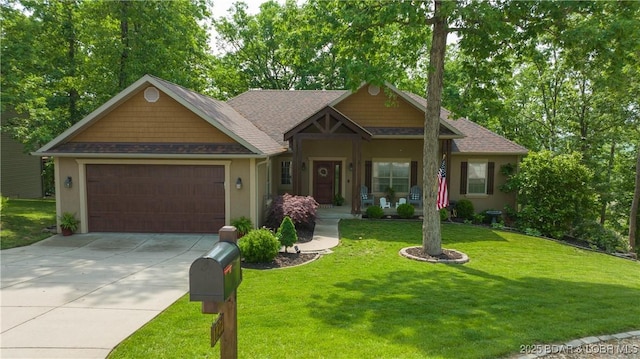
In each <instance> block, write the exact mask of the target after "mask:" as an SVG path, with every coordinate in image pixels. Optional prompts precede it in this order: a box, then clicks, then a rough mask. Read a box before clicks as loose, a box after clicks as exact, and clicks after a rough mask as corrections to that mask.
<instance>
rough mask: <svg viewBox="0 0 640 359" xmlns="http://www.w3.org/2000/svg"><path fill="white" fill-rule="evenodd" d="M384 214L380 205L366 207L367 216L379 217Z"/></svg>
mask: <svg viewBox="0 0 640 359" xmlns="http://www.w3.org/2000/svg"><path fill="white" fill-rule="evenodd" d="M382 216H384V210H383V209H382V207H380V206H369V207H367V217H369V218H375V219H379V218H382Z"/></svg>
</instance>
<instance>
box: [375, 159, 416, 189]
mask: <svg viewBox="0 0 640 359" xmlns="http://www.w3.org/2000/svg"><path fill="white" fill-rule="evenodd" d="M372 170H373V171H372V172H373V173H372V180H373V183H372V187H373V192H385V191H386V189H387V187H391V188H393V190H394V191H396V192H409V179H410V177H411V162H410V161H406V162H391V161H389V162H382V161H380V162H373V168H372Z"/></svg>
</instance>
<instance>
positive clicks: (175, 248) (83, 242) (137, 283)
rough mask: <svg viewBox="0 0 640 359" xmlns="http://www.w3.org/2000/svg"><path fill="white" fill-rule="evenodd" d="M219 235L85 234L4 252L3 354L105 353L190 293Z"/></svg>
mask: <svg viewBox="0 0 640 359" xmlns="http://www.w3.org/2000/svg"><path fill="white" fill-rule="evenodd" d="M217 240H218V236H217V235H167V234H126V233H119V234H112V233H90V234H75V235H73V236H70V237H62V236H59V235H57V236H53V237H51V238H48V239H46V240H44V241H41V242H38V243H36V244H34V245H31V246H28V247H20V248H14V249H9V250H3V251H1V252H0V265H1V279H2V280H1V285H0V305H1V309H0V318H1V319H0V324H1V327H2V334H1V335H0V357H1V358H104V357H106V356H107V355H108V354H109V352H110V351H111V349H113V348H114V347H115V346H116V345H117V344H118V343H120V342H121V341H122V340H123V339H125V338H127V337H128V336H129V335H131V334H132V333H133V332H135V331H136V330H137V329H138V328H140V327H141V326H142V325H144V324H145V323H147V322H148V321H149V320H151V319H152V318H154V317H155V316H156V315H158V314H159V313H160V312H161V311H163V310H164V309H165V308H167V307H168V306H169V305H171V304H172V303H173V302H174V301H176V300H177V299H178V298H180V297H181V296H182V295H184V294H185V293H186V292H187V291H188V289H189V266H190V265H191V263H192V262H193V260H194V259H196V258H198V257H199V256H201V255H202V254H204V253H205V252H206V251H207V250H209V249H211V248H212V247H213V244H214V243H215V242H216V241H217Z"/></svg>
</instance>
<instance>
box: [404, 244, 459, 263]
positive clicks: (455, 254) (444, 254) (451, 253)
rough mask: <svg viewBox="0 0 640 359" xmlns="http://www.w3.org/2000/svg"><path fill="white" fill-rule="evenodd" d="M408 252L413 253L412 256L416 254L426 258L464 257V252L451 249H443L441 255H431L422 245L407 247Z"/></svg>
mask: <svg viewBox="0 0 640 359" xmlns="http://www.w3.org/2000/svg"><path fill="white" fill-rule="evenodd" d="M407 253H409V254H411V255H412V256H415V257H418V258H424V259H448V260H454V259H462V254H460V253H459V252H456V251H452V250H449V249H442V254H440V255H439V256H430V255H428V254H426V253H425V252H423V251H422V247H412V248H407Z"/></svg>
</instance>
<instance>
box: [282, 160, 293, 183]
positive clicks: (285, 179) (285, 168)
mask: <svg viewBox="0 0 640 359" xmlns="http://www.w3.org/2000/svg"><path fill="white" fill-rule="evenodd" d="M280 184H291V161H282V162H280Z"/></svg>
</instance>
